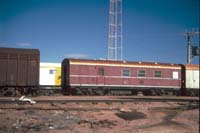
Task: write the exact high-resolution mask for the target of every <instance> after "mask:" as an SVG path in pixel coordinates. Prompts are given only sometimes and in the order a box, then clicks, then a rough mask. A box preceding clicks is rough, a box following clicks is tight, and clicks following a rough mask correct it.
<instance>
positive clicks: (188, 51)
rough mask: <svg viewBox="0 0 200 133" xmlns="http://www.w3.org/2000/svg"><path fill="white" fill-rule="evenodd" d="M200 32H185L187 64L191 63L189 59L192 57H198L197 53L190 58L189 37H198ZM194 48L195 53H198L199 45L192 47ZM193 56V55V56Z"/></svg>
mask: <svg viewBox="0 0 200 133" xmlns="http://www.w3.org/2000/svg"><path fill="white" fill-rule="evenodd" d="M199 33H200V32H198V31H193V32H187V33H186V34H185V35H187V64H190V63H191V59H192V58H193V57H194V56H199V53H192V58H191V48H192V47H191V36H194V35H198V34H199ZM194 48H195V51H196V52H197V51H199V44H198V46H196V47H194ZM193 54H195V55H193Z"/></svg>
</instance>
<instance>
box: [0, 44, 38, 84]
mask: <svg viewBox="0 0 200 133" xmlns="http://www.w3.org/2000/svg"><path fill="white" fill-rule="evenodd" d="M39 57H40V53H39V50H36V49H16V48H0V64H1V65H0V86H38V85H39V62H40V58H39Z"/></svg>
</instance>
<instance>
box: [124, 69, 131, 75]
mask: <svg viewBox="0 0 200 133" xmlns="http://www.w3.org/2000/svg"><path fill="white" fill-rule="evenodd" d="M122 76H131V73H130V70H127V69H123V71H122Z"/></svg>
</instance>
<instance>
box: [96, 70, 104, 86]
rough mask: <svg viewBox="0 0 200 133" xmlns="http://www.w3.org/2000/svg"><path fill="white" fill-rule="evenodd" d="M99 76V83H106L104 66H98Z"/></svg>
mask: <svg viewBox="0 0 200 133" xmlns="http://www.w3.org/2000/svg"><path fill="white" fill-rule="evenodd" d="M97 72H98V76H97V85H104V84H105V78H104V68H98V71H97Z"/></svg>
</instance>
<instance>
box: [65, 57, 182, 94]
mask: <svg viewBox="0 0 200 133" xmlns="http://www.w3.org/2000/svg"><path fill="white" fill-rule="evenodd" d="M62 86H63V89H64V90H70V91H72V92H74V90H76V92H84V93H89V92H92V93H97V92H102V93H103V94H104V93H106V92H109V93H114V94H115V93H131V94H133V93H137V92H138V91H142V92H143V93H145V94H147V92H148V93H153V92H154V91H155V92H154V93H163V90H165V91H166V90H167V91H169V90H170V91H171V90H179V89H180V88H181V66H180V65H177V64H166V63H165V64H164V63H149V62H126V61H109V60H85V59H84V60H83V59H65V60H63V62H62ZM94 90H95V91H94ZM152 90H153V91H152ZM122 91H123V92H122ZM149 91H150V92H149ZM164 93H165V92H164Z"/></svg>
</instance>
